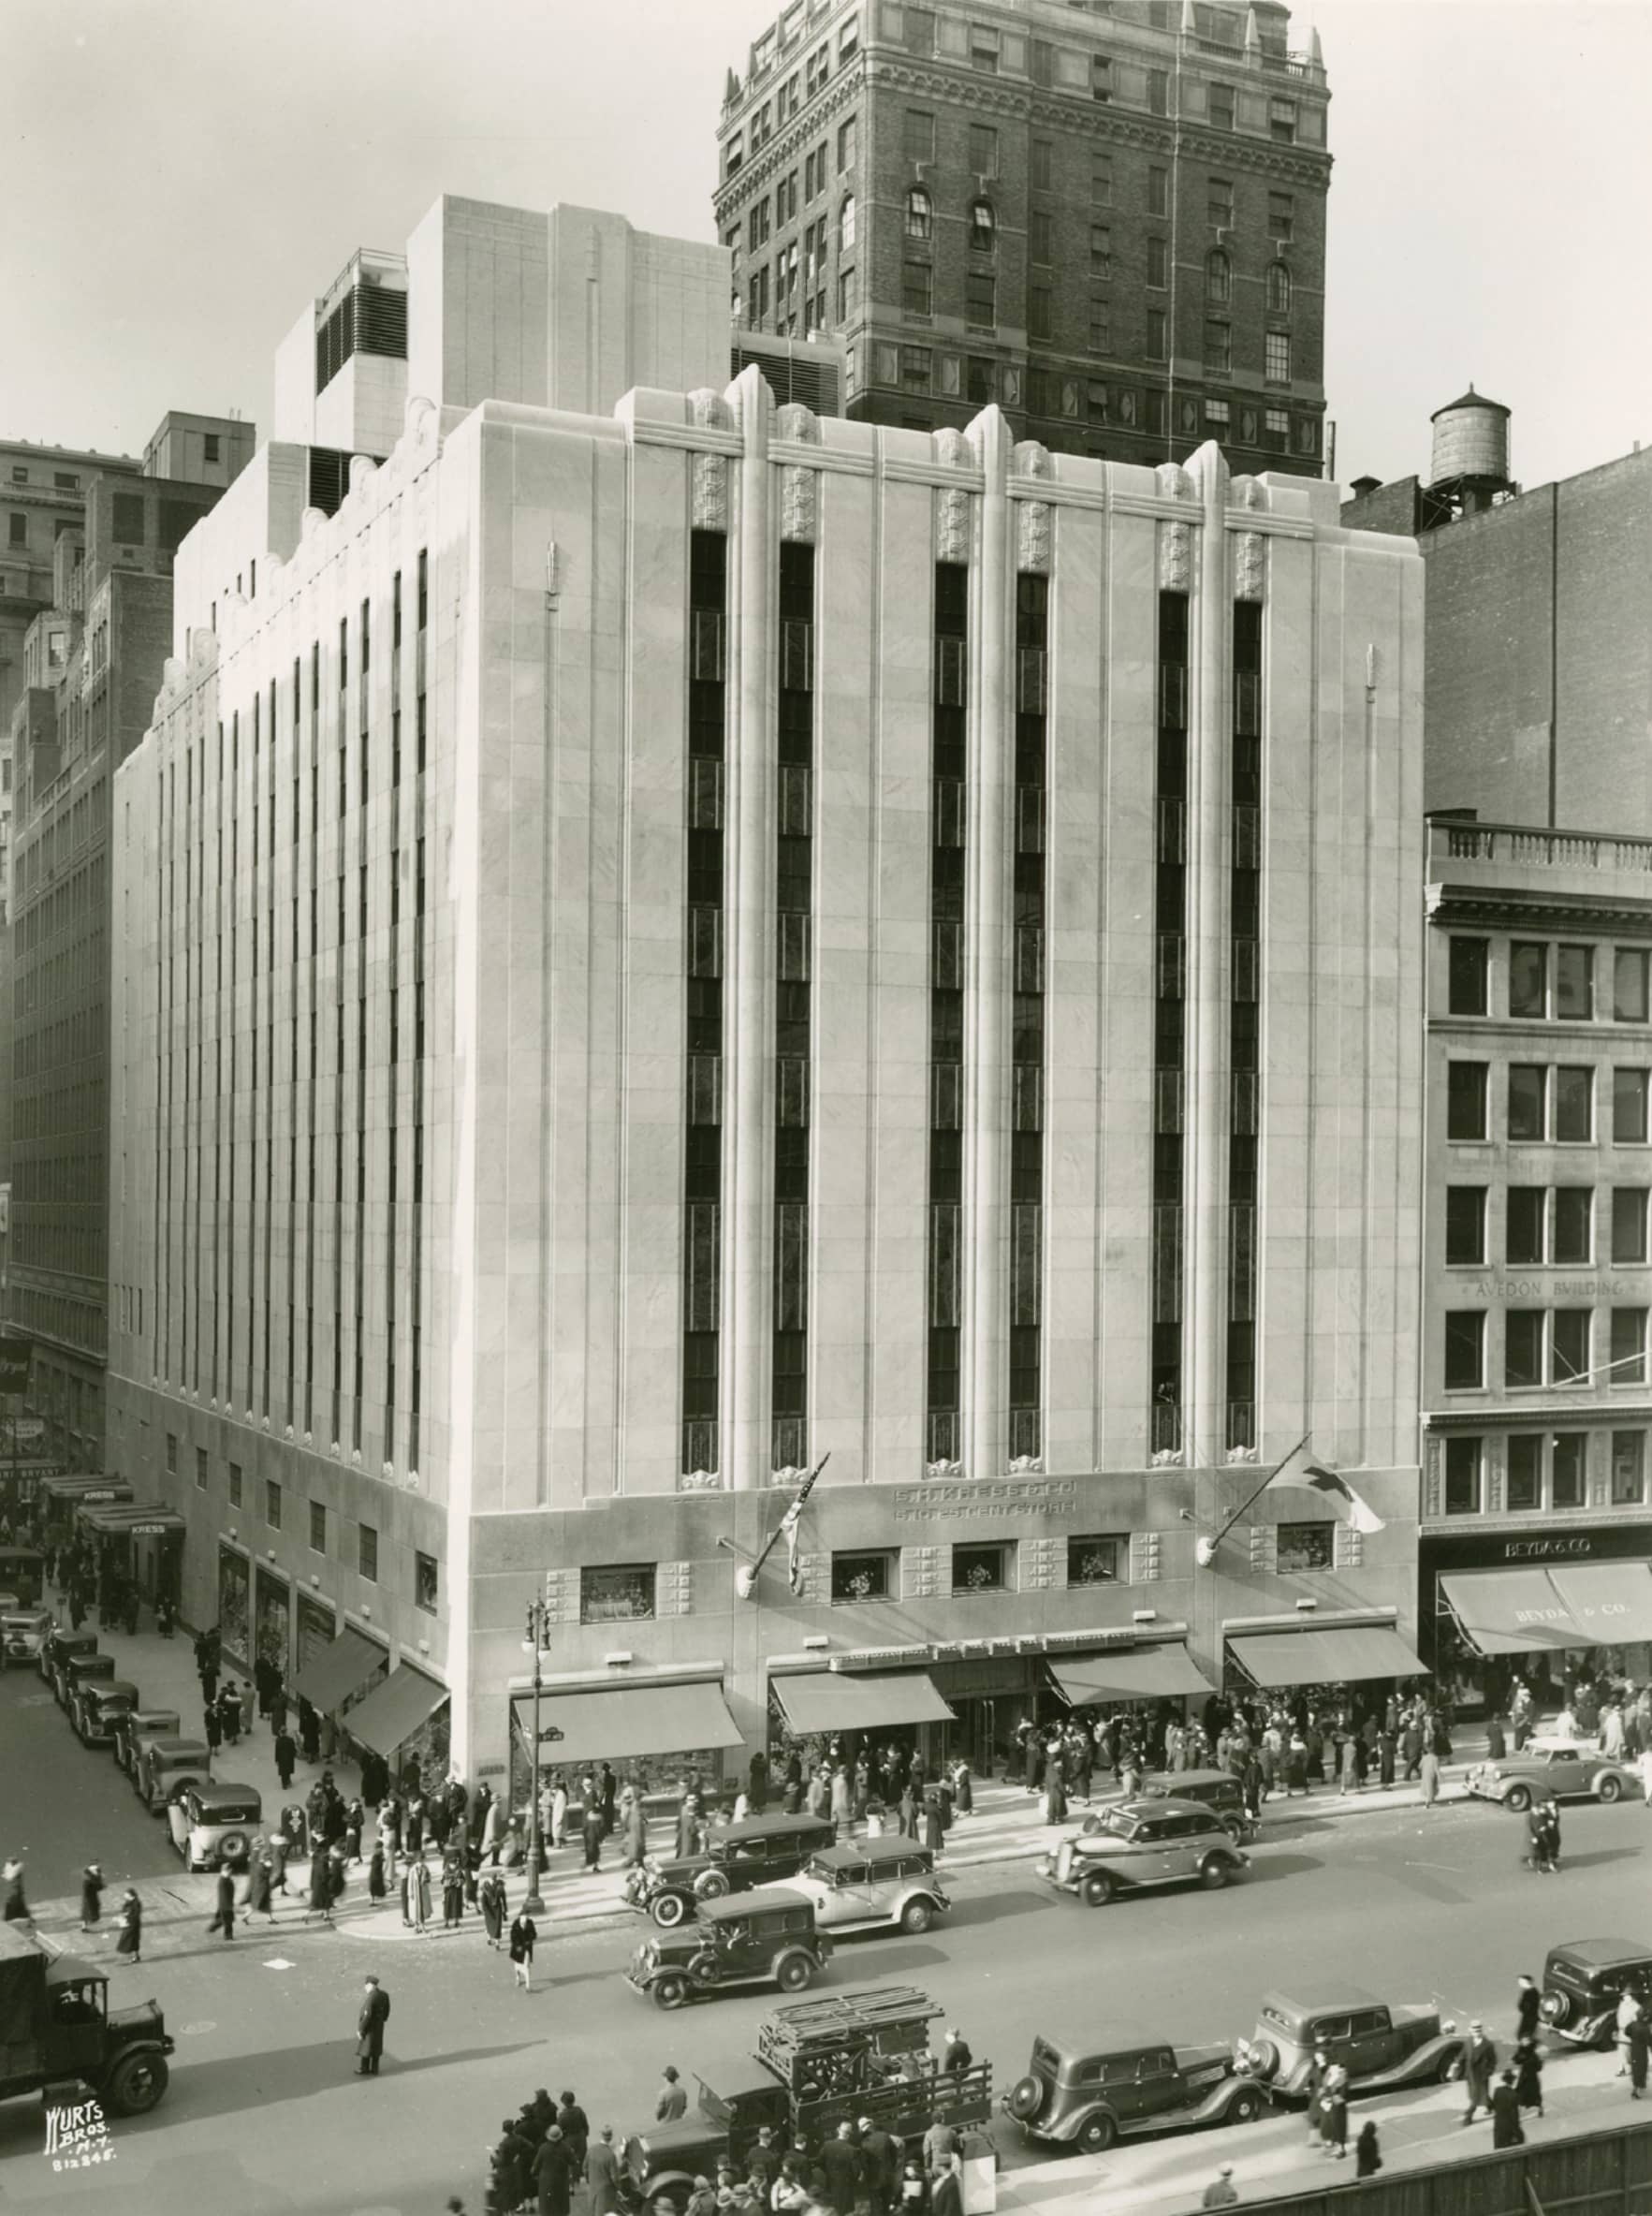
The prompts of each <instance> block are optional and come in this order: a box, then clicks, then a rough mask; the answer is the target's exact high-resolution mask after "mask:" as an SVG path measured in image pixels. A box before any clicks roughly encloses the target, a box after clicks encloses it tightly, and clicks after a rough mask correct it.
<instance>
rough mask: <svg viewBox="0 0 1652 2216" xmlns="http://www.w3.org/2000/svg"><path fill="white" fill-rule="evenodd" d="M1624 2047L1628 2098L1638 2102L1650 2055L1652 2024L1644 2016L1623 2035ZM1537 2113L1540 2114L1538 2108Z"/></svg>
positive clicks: (1639, 2017)
mask: <svg viewBox="0 0 1652 2216" xmlns="http://www.w3.org/2000/svg"><path fill="white" fill-rule="evenodd" d="M1624 2047H1625V2049H1626V2052H1627V2054H1628V2057H1629V2097H1630V2100H1631V2101H1638V2100H1639V2099H1640V2098H1641V2095H1642V2094H1643V2093H1644V2092H1645V2090H1646V2062H1647V2058H1648V2056H1649V2055H1652V2024H1649V2023H1648V2022H1647V2021H1646V2018H1645V2014H1642V2015H1640V2016H1637V2017H1636V2018H1635V2019H1634V2021H1633V2022H1632V2023H1631V2024H1630V2028H1629V2030H1628V2032H1627V2033H1625V2034H1624ZM1538 2113H1539V2114H1540V2115H1541V2114H1542V2109H1541V2108H1540V2109H1539V2111H1538Z"/></svg>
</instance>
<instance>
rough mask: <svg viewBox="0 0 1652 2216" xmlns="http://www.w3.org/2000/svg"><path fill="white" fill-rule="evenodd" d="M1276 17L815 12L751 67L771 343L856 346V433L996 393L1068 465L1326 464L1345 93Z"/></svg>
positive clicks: (1194, 12) (776, 38) (753, 205)
mask: <svg viewBox="0 0 1652 2216" xmlns="http://www.w3.org/2000/svg"><path fill="white" fill-rule="evenodd" d="M1289 20H1290V19H1289V11H1288V10H1287V9H1286V8H1285V7H1282V6H1279V5H1278V4H1277V0H1256V4H1255V5H1253V6H1250V7H1244V6H1235V5H1229V4H1228V0H1183V4H1182V5H1180V6H1179V7H1176V6H1173V5H1171V4H1170V0H1111V5H1110V6H1106V7H1104V6H1102V5H1101V0H1095V5H1094V6H1093V7H1089V8H1086V7H1082V6H1066V7H1061V6H1057V5H1055V0H979V4H978V5H977V4H976V0H971V4H970V5H969V6H963V5H959V4H958V0H941V4H940V5H938V6H925V7H916V6H912V5H908V4H906V0H875V5H874V4H873V0H858V4H857V0H793V5H792V6H790V7H787V8H785V9H784V11H783V12H782V14H781V16H780V17H779V19H778V20H777V21H776V22H773V23H771V24H770V25H769V27H768V30H766V31H765V32H764V33H763V34H762V36H761V37H759V38H757V39H756V40H755V41H754V42H753V46H752V49H751V52H750V56H749V58H748V63H747V67H746V71H745V75H744V77H743V78H741V77H739V76H738V75H737V74H736V73H735V72H733V71H731V72H730V73H729V79H728V87H727V92H726V95H725V97H724V110H723V117H722V121H721V124H720V125H719V130H718V137H719V143H720V159H719V169H718V174H719V180H720V182H719V183H718V186H717V190H716V194H715V207H716V216H717V227H718V236H719V238H720V239H721V240H722V241H723V242H724V245H725V246H726V247H728V248H729V249H730V251H731V252H732V254H733V255H734V257H735V269H734V299H733V303H732V307H733V313H734V316H735V318H736V321H737V323H738V325H740V326H742V327H744V328H745V329H747V330H761V331H767V332H772V333H775V334H777V335H780V336H782V337H786V336H791V337H797V338H807V337H813V336H815V335H816V334H825V333H828V332H829V333H831V334H833V335H835V336H836V337H837V338H838V339H839V340H840V341H841V342H842V343H843V344H844V345H845V346H846V348H847V352H848V357H849V400H848V413H849V415H850V416H851V417H854V418H860V419H862V420H865V421H869V422H874V423H886V424H899V425H901V426H904V427H907V428H911V429H915V430H933V429H938V428H943V427H945V426H947V425H959V426H961V425H962V424H964V423H965V422H967V421H968V420H970V418H972V416H973V415H975V414H976V413H977V412H978V411H979V410H980V409H981V408H982V407H983V406H986V405H987V404H989V403H992V402H997V403H998V404H999V405H1000V406H1001V407H1002V408H1003V409H1004V410H1005V412H1006V414H1007V415H1008V416H1009V418H1010V419H1011V421H1012V423H1013V424H1014V426H1015V428H1016V431H1017V433H1025V434H1026V435H1027V436H1030V437H1034V438H1037V439H1039V440H1040V441H1042V442H1043V443H1044V444H1045V445H1046V446H1048V447H1050V448H1054V449H1056V450H1057V451H1060V452H1065V453H1081V454H1092V455H1100V456H1104V457H1106V458H1108V459H1113V460H1118V461H1125V462H1163V461H1165V460H1167V459H1177V458H1185V457H1186V455H1187V454H1189V453H1190V452H1191V450H1192V449H1193V448H1195V447H1197V446H1199V445H1200V444H1202V443H1203V442H1204V441H1206V439H1214V440H1216V441H1217V442H1218V443H1219V444H1220V445H1221V447H1222V448H1223V450H1224V452H1225V454H1226V455H1227V458H1228V460H1229V462H1230V463H1231V465H1232V466H1233V467H1234V468H1235V469H1237V470H1250V469H1257V468H1268V467H1272V468H1278V467H1279V466H1280V457H1282V456H1284V455H1286V454H1288V455H1289V456H1290V457H1291V462H1290V466H1291V467H1292V468H1293V469H1294V470H1295V471H1296V472H1298V473H1299V474H1300V473H1304V472H1306V473H1308V474H1311V475H1316V476H1317V475H1318V474H1319V473H1320V470H1321V468H1322V465H1323V445H1324V442H1323V418H1324V405H1325V397H1324V386H1323V335H1324V237H1325V193H1326V187H1327V185H1328V183H1329V179H1330V169H1331V164H1330V156H1329V154H1327V152H1326V128H1325V126H1326V108H1327V103H1328V97H1329V95H1328V94H1327V91H1326V86H1325V72H1324V67H1323V62H1322V60H1321V56H1320V51H1319V42H1318V38H1317V36H1316V37H1314V38H1313V41H1312V46H1311V51H1309V52H1308V53H1307V54H1304V55H1299V54H1293V53H1292V52H1291V51H1289V46H1288V26H1289Z"/></svg>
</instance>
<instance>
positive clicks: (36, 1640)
mask: <svg viewBox="0 0 1652 2216" xmlns="http://www.w3.org/2000/svg"><path fill="white" fill-rule="evenodd" d="M54 1628H55V1627H54V1625H53V1622H52V1618H51V1611H50V1610H49V1609H46V1608H7V1611H6V1613H5V1614H4V1615H0V1669H10V1668H12V1667H13V1666H15V1665H17V1664H20V1663H31V1662H32V1663H34V1664H36V1665H37V1666H38V1664H39V1660H40V1650H41V1648H42V1647H44V1645H45V1644H46V1641H47V1640H48V1639H49V1638H50V1637H51V1633H52V1631H53V1629H54Z"/></svg>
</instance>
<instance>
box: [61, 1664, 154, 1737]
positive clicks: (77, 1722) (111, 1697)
mask: <svg viewBox="0 0 1652 2216" xmlns="http://www.w3.org/2000/svg"><path fill="white" fill-rule="evenodd" d="M138 1700H139V1692H138V1688H137V1686H136V1685H134V1684H133V1682H132V1680H130V1679H129V1678H99V1679H97V1680H95V1682H93V1683H90V1684H85V1685H80V1686H78V1687H77V1688H76V1691H75V1705H74V1709H73V1711H72V1717H73V1722H74V1726H75V1732H76V1736H77V1737H78V1738H79V1739H80V1744H81V1745H82V1746H83V1747H108V1746H112V1745H113V1744H114V1737H115V1718H116V1716H117V1715H124V1714H125V1713H126V1712H127V1711H128V1710H131V1709H133V1708H135V1707H136V1706H137V1705H138Z"/></svg>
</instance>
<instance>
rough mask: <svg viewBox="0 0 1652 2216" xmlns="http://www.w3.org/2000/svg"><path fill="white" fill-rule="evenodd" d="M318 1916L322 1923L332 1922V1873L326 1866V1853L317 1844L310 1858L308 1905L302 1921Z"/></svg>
mask: <svg viewBox="0 0 1652 2216" xmlns="http://www.w3.org/2000/svg"><path fill="white" fill-rule="evenodd" d="M313 1915H318V1916H319V1917H320V1918H321V1920H322V1921H323V1923H327V1924H330V1923H331V1922H332V1871H331V1870H330V1869H329V1866H328V1852H327V1849H326V1847H324V1846H322V1845H321V1844H320V1843H319V1842H317V1844H316V1848H315V1852H314V1855H313V1856H311V1857H310V1905H309V1907H308V1908H307V1909H305V1911H304V1921H305V1922H306V1923H308V1922H309V1921H310V1918H311V1917H312V1916H313Z"/></svg>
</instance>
